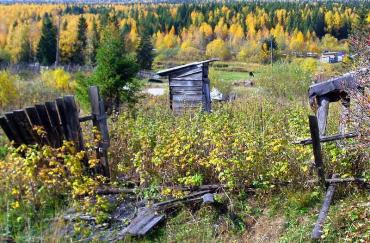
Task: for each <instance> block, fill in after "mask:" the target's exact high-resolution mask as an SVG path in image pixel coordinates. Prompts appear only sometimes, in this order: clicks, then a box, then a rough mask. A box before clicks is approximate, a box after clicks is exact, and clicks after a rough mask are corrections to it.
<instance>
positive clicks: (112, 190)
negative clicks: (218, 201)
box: [82, 185, 222, 196]
mask: <svg viewBox="0 0 370 243" xmlns="http://www.w3.org/2000/svg"><path fill="white" fill-rule="evenodd" d="M221 187H222V185H203V186H197V187H189V186H159V187H156V189H158V190H161V189H165V188H169V189H173V190H179V191H196V190H217V189H219V188H221ZM147 189H149V188H139V187H136V188H112V187H102V188H99V189H97V191H96V194H98V195H110V194H121V193H130V194H135V193H138V192H140V191H145V190H147ZM82 196H85V195H82Z"/></svg>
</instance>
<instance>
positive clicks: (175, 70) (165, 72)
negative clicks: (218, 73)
mask: <svg viewBox="0 0 370 243" xmlns="http://www.w3.org/2000/svg"><path fill="white" fill-rule="evenodd" d="M215 61H219V59H209V60H205V61H200V62H192V63H188V64H185V65H181V66H176V67H172V68H168V69H165V70H161V71H159V72H157V74H158V75H159V76H167V75H169V74H170V73H173V72H177V71H179V70H181V69H184V68H188V67H192V66H198V65H199V64H203V63H209V62H215Z"/></svg>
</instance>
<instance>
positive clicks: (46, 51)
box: [37, 14, 57, 65]
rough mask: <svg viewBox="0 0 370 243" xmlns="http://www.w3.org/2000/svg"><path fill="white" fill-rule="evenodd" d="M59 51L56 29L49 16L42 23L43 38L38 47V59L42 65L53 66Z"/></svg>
mask: <svg viewBox="0 0 370 243" xmlns="http://www.w3.org/2000/svg"><path fill="white" fill-rule="evenodd" d="M56 51H57V36H56V29H55V27H54V25H53V23H52V22H51V19H50V17H49V15H48V14H45V15H44V17H43V21H42V28H41V38H40V41H39V44H38V46H37V59H38V61H39V62H40V63H41V64H42V65H51V64H53V63H54V62H55V56H56Z"/></svg>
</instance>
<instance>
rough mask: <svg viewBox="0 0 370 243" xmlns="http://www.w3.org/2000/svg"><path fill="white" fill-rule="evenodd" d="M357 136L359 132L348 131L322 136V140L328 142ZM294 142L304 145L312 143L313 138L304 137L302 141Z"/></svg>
mask: <svg viewBox="0 0 370 243" xmlns="http://www.w3.org/2000/svg"><path fill="white" fill-rule="evenodd" d="M357 136H358V133H355V132H351V133H346V134H335V135H330V136H323V137H321V138H320V142H321V143H326V142H331V141H335V140H341V139H346V138H354V137H357ZM294 144H302V145H308V144H312V139H311V138H307V139H303V140H301V141H297V142H294Z"/></svg>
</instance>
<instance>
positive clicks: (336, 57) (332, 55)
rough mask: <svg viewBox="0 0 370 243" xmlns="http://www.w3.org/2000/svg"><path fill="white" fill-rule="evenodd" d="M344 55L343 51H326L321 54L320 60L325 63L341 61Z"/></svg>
mask: <svg viewBox="0 0 370 243" xmlns="http://www.w3.org/2000/svg"><path fill="white" fill-rule="evenodd" d="M344 55H345V53H344V52H337V51H328V52H324V53H322V54H321V56H320V61H321V62H326V63H337V62H342V61H343V58H344Z"/></svg>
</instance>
